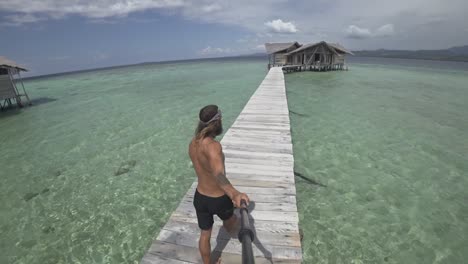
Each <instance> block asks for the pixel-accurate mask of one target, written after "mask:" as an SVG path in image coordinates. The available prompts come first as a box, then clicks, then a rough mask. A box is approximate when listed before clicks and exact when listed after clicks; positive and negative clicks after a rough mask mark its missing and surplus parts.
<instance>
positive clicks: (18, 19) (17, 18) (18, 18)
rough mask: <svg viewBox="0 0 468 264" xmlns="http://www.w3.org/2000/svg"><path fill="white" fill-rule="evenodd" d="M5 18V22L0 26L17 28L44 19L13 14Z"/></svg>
mask: <svg viewBox="0 0 468 264" xmlns="http://www.w3.org/2000/svg"><path fill="white" fill-rule="evenodd" d="M5 18H6V21H5V22H3V23H2V24H3V25H7V26H19V25H22V24H24V23H35V22H38V21H41V20H45V19H46V18H45V17H40V16H37V15H32V14H14V15H8V16H6V17H5Z"/></svg>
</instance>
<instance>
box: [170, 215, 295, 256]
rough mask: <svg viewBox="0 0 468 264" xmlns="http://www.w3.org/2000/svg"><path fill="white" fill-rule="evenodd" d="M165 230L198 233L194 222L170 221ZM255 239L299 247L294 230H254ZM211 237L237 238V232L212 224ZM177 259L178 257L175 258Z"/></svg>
mask: <svg viewBox="0 0 468 264" xmlns="http://www.w3.org/2000/svg"><path fill="white" fill-rule="evenodd" d="M164 229H165V230H168V231H172V232H181V233H190V234H193V235H200V228H199V227H198V224H196V223H186V222H177V221H171V222H168V223H167V224H166V225H165V226H164ZM255 236H256V240H258V242H262V243H264V244H268V245H275V246H288V247H300V236H299V234H298V233H296V232H290V233H272V232H269V231H256V232H255ZM211 237H212V238H215V239H216V238H218V239H224V240H230V239H237V234H230V233H229V232H228V231H226V229H224V227H222V226H221V225H214V226H213V229H212V231H211ZM176 259H179V258H176Z"/></svg>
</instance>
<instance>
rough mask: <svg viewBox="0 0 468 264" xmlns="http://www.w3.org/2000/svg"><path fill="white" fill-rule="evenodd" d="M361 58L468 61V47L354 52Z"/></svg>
mask: <svg viewBox="0 0 468 264" xmlns="http://www.w3.org/2000/svg"><path fill="white" fill-rule="evenodd" d="M353 53H354V54H355V55H356V56H360V57H384V58H402V59H421V60H448V61H468V45H467V46H460V47H452V48H449V49H442V50H386V49H378V50H358V51H353Z"/></svg>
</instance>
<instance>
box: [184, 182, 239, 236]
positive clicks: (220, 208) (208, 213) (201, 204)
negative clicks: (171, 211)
mask: <svg viewBox="0 0 468 264" xmlns="http://www.w3.org/2000/svg"><path fill="white" fill-rule="evenodd" d="M193 205H194V206H195V210H196V212H197V219H198V226H199V227H200V229H202V230H208V229H210V228H211V227H212V226H213V222H214V221H213V215H217V216H218V217H219V218H221V220H223V221H224V220H228V219H229V218H231V216H232V215H233V214H234V205H233V204H232V201H231V199H230V198H229V196H227V195H223V196H220V197H209V196H206V195H203V194H201V193H199V192H198V190H196V191H195V197H194V199H193Z"/></svg>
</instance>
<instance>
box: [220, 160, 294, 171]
mask: <svg viewBox="0 0 468 264" xmlns="http://www.w3.org/2000/svg"><path fill="white" fill-rule="evenodd" d="M226 163H233V164H247V165H250V164H252V165H266V166H272V167H274V166H281V167H283V166H289V167H290V168H291V169H293V166H294V163H293V162H292V161H284V160H283V161H278V160H275V161H272V160H264V159H254V158H250V159H249V158H233V157H226Z"/></svg>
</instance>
